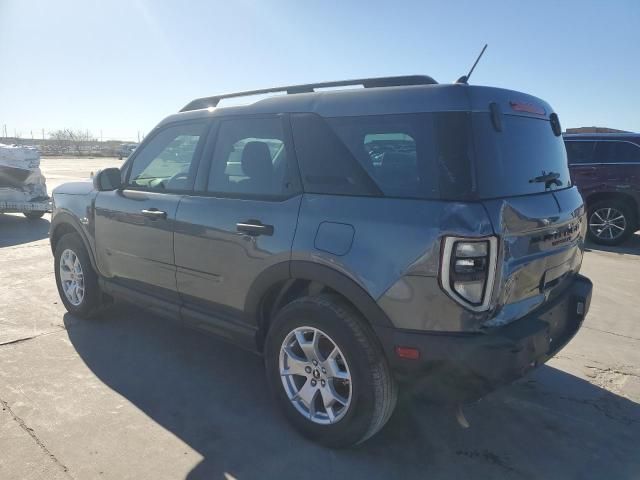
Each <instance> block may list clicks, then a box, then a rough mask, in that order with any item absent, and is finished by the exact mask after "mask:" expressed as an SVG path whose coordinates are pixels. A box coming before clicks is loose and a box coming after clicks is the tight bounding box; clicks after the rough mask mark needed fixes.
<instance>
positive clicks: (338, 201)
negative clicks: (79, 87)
mask: <svg viewBox="0 0 640 480" xmlns="http://www.w3.org/2000/svg"><path fill="white" fill-rule="evenodd" d="M348 85H349V86H350V85H360V86H362V87H364V88H357V89H356V88H349V89H342V90H336V89H335V88H334V89H332V90H329V89H326V88H324V87H342V86H348ZM316 90H319V91H316ZM277 91H279V92H281V93H285V94H283V95H277V96H271V97H269V98H265V99H262V100H259V101H257V102H254V103H252V104H250V105H245V106H232V107H226V108H222V107H218V103H219V102H220V101H221V100H223V99H225V98H229V97H234V96H242V95H249V94H266V93H272V92H277ZM53 197H54V212H53V218H52V223H51V232H50V240H51V248H52V250H53V252H54V257H55V276H56V282H57V286H58V290H59V292H60V297H61V299H62V301H63V302H64V305H65V306H66V308H67V310H68V311H69V312H70V313H72V314H73V315H76V316H78V317H88V316H90V315H92V314H93V313H95V312H96V310H97V309H98V308H100V307H101V305H103V304H105V303H107V302H109V301H110V300H111V299H113V298H121V299H125V300H129V301H133V302H135V303H136V304H138V305H141V306H146V307H148V308H150V309H151V310H153V311H155V312H157V313H159V314H163V315H169V316H172V317H176V318H179V319H181V320H182V321H183V322H185V323H189V324H191V325H193V326H195V327H196V328H199V329H203V330H208V331H211V332H214V333H216V334H218V335H220V336H221V337H222V338H224V339H225V340H228V341H230V342H234V343H236V344H238V345H241V346H243V347H246V348H248V349H250V350H253V351H256V352H259V353H262V354H263V355H264V361H265V368H266V375H267V378H268V383H269V386H270V389H271V391H272V393H273V395H274V397H275V399H276V402H277V403H278V404H279V405H280V407H281V408H282V410H283V411H284V414H285V415H286V417H287V418H288V419H289V420H290V421H291V422H292V423H293V425H295V427H296V428H297V429H298V430H300V431H301V432H302V433H303V434H305V435H307V436H308V437H311V438H313V439H315V440H317V441H319V442H321V443H323V444H325V445H330V446H347V445H353V444H356V443H359V442H362V441H364V440H365V439H367V438H368V437H370V436H371V435H373V434H374V433H375V432H376V431H378V430H379V429H380V428H381V427H382V426H383V425H384V424H385V422H386V421H387V420H388V419H389V417H390V416H391V413H392V412H393V409H394V406H395V403H396V397H397V392H398V388H407V389H415V390H419V391H420V392H422V393H423V394H428V395H429V396H433V398H434V399H442V400H446V401H452V402H458V403H461V402H466V401H471V400H474V399H477V398H478V397H480V396H482V395H484V394H486V393H487V392H489V391H491V390H492V389H495V388H496V387H498V386H500V385H504V384H507V383H509V382H511V381H513V380H514V379H517V378H519V377H521V376H522V375H524V374H525V373H527V372H528V371H529V370H531V369H533V368H534V367H536V366H538V365H540V364H542V363H543V362H545V361H546V360H547V359H549V358H550V357H551V356H553V355H554V354H555V353H556V352H558V351H559V350H560V349H561V348H562V347H563V346H564V345H565V344H566V343H567V342H568V341H569V340H570V339H571V338H572V337H573V335H574V334H575V333H576V331H577V330H578V328H579V327H580V325H581V323H582V321H583V319H584V316H585V315H586V313H587V310H588V308H589V301H590V298H591V282H590V281H589V280H588V279H586V278H585V277H583V276H581V275H579V273H578V272H579V270H580V266H581V263H582V255H583V242H584V236H585V230H586V227H587V225H586V220H585V211H584V205H583V201H582V198H581V196H580V194H579V193H578V191H577V189H576V188H575V187H573V186H572V184H571V181H570V178H569V170H568V167H567V156H566V151H565V148H564V144H563V141H562V137H561V129H560V123H559V121H558V117H557V115H556V114H555V113H553V110H552V109H551V107H550V106H549V105H548V104H546V103H545V102H543V101H542V100H539V99H537V98H535V97H531V96H529V95H525V94H523V93H519V92H514V91H509V90H503V89H497V88H488V87H480V86H470V85H468V84H464V83H462V84H453V85H442V84H437V83H436V82H435V81H434V80H433V79H432V78H430V77H426V76H414V77H391V78H378V79H363V80H356V81H345V82H331V83H324V84H312V85H297V86H289V87H284V88H281V89H267V90H257V91H252V92H241V93H238V94H231V95H222V96H215V97H208V98H201V99H197V100H194V101H192V102H191V103H189V104H188V105H187V106H186V107H184V108H183V109H182V111H181V112H180V113H177V114H175V115H171V116H169V117H168V118H166V119H165V120H163V121H162V122H161V123H160V124H159V125H158V126H157V127H156V128H155V129H154V130H153V132H152V133H151V134H149V135H148V136H147V138H146V139H145V140H144V142H143V143H142V144H141V145H140V147H139V148H138V149H137V150H136V151H135V152H134V153H133V155H132V156H131V157H130V158H129V159H128V160H127V161H126V162H125V164H124V165H123V166H122V168H121V169H114V168H109V169H105V170H102V171H101V172H99V173H98V174H97V175H96V176H95V177H94V179H93V183H88V182H86V183H69V184H65V185H62V186H60V187H58V188H57V189H56V190H55V191H54V194H53ZM399 386H400V387H399Z"/></svg>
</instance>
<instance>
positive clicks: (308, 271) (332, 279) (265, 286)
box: [245, 260, 393, 327]
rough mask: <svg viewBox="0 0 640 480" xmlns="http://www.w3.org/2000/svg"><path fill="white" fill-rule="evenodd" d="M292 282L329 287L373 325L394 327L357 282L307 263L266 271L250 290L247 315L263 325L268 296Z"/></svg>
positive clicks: (293, 261) (294, 261)
mask: <svg viewBox="0 0 640 480" xmlns="http://www.w3.org/2000/svg"><path fill="white" fill-rule="evenodd" d="M291 280H308V281H311V282H319V283H321V284H323V285H326V286H327V287H329V288H331V289H333V290H335V291H336V292H338V293H339V294H341V295H342V296H344V297H345V299H347V300H348V301H349V302H351V303H352V304H353V305H354V306H355V307H356V308H357V309H358V310H359V311H360V313H362V314H363V315H364V317H365V318H366V319H367V321H368V322H369V323H371V324H373V325H377V326H382V327H393V323H392V322H391V320H389V318H388V317H387V315H386V313H385V312H384V311H383V310H382V308H381V307H380V306H379V305H378V304H377V302H376V301H375V300H374V298H373V297H372V296H371V295H370V294H369V293H368V292H367V291H366V290H365V289H364V288H363V287H362V286H360V285H358V283H357V282H356V281H355V280H353V279H351V278H349V277H348V276H347V275H345V274H344V273H342V272H340V271H338V270H336V269H334V268H331V267H329V266H327V265H323V264H319V263H315V262H310V261H305V260H291V261H287V262H281V263H278V264H275V265H273V266H271V267H269V268H267V269H266V270H264V271H263V272H262V273H261V274H260V275H259V276H258V277H257V278H256V279H255V280H254V282H253V284H252V285H251V287H250V288H249V293H248V294H247V297H246V301H245V312H246V313H247V314H248V315H249V316H251V317H252V318H256V320H257V321H258V322H260V320H261V319H259V318H258V315H259V314H260V308H261V304H262V301H263V299H264V298H265V295H266V294H267V293H268V292H269V291H270V290H271V289H272V288H273V287H274V286H276V285H278V284H279V283H285V282H287V281H291ZM288 285H290V283H289V284H286V283H285V285H283V287H284V288H287V286H288Z"/></svg>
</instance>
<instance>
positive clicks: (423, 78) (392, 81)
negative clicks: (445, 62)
mask: <svg viewBox="0 0 640 480" xmlns="http://www.w3.org/2000/svg"><path fill="white" fill-rule="evenodd" d="M437 83H438V82H436V81H435V80H434V79H433V78H431V77H429V76H427V75H405V76H401V77H377V78H358V79H356V80H339V81H336V82H322V83H307V84H304V85H289V86H286V87H276V88H263V89H260V90H247V91H246V92H236V93H225V94H223V95H214V96H212V97H202V98H197V99H195V100H193V101H191V102H189V103H188V104H187V105H186V106H185V107H184V108H183V109H182V110H180V111H181V112H188V111H190V110H200V109H202V108H210V107H216V106H217V105H218V103H219V102H220V100H223V99H225V98H234V97H247V96H250V95H261V94H265V93H276V92H286V93H287V94H289V95H291V94H294V93H311V92H314V91H315V89H316V88H330V87H346V86H350V85H362V86H363V87H364V88H375V87H401V86H407V85H435V84H437Z"/></svg>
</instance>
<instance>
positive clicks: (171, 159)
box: [128, 123, 207, 191]
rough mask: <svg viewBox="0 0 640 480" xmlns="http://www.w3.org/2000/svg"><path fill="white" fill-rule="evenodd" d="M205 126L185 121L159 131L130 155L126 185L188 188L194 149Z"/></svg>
mask: <svg viewBox="0 0 640 480" xmlns="http://www.w3.org/2000/svg"><path fill="white" fill-rule="evenodd" d="M206 126H207V124H206V123H188V124H182V125H175V126H172V127H168V128H165V129H163V130H161V131H160V132H159V133H158V134H156V135H155V136H154V137H153V138H152V139H151V140H150V141H149V143H147V144H146V145H145V146H144V147H142V149H141V150H140V151H139V152H138V154H137V155H136V157H135V158H134V160H133V164H132V165H131V172H130V174H129V182H128V184H129V186H131V187H136V188H144V189H149V190H159V191H163V190H170V191H186V190H189V189H190V188H191V183H192V179H193V177H194V175H195V164H194V162H193V160H194V157H195V152H196V148H197V146H198V144H199V142H200V139H201V138H202V137H203V135H204V132H205V131H206Z"/></svg>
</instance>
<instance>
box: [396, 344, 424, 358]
mask: <svg viewBox="0 0 640 480" xmlns="http://www.w3.org/2000/svg"><path fill="white" fill-rule="evenodd" d="M396 355H397V356H398V357H400V358H406V359H407V360H418V359H419V358H420V350H418V349H417V348H413V347H396Z"/></svg>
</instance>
